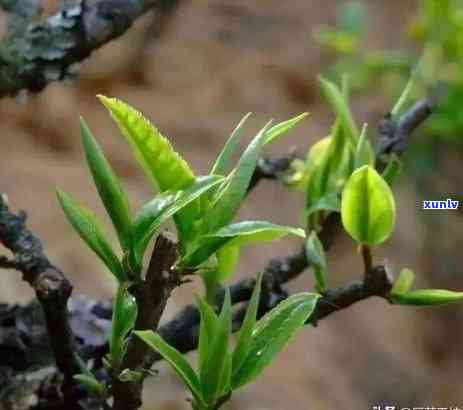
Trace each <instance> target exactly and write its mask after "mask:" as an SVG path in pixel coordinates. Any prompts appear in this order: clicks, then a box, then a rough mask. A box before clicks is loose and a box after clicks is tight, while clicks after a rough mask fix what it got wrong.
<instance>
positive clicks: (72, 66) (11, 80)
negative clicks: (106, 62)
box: [0, 0, 179, 97]
mask: <svg viewBox="0 0 463 410" xmlns="http://www.w3.org/2000/svg"><path fill="white" fill-rule="evenodd" d="M178 2H179V0H95V1H88V0H86V1H85V0H75V1H70V2H69V1H68V2H62V3H63V5H62V7H61V9H60V10H59V11H58V12H57V13H56V14H54V15H52V16H50V17H48V18H46V19H42V20H38V21H37V20H36V19H32V17H34V16H36V15H37V14H38V13H39V7H38V6H37V4H38V3H37V2H34V1H32V0H30V1H25V0H23V1H9V0H2V1H1V3H0V5H1V6H2V7H3V8H4V9H6V10H8V11H9V12H11V13H12V16H11V21H10V25H9V33H8V34H7V36H6V38H5V39H4V40H3V41H2V43H0V97H5V96H14V95H16V94H18V92H20V91H21V90H27V91H31V92H38V91H41V90H42V89H44V88H45V87H46V86H47V85H48V84H49V83H50V82H53V81H58V80H64V79H68V78H73V77H74V75H75V72H76V69H77V65H78V63H80V62H81V61H83V60H84V59H86V58H87V57H88V56H90V54H91V53H92V52H93V51H94V50H96V49H98V48H100V47H102V46H103V45H105V44H106V43H108V42H110V41H111V40H113V39H115V38H117V37H119V36H121V35H122V34H124V33H125V32H126V31H127V30H128V29H129V28H130V27H131V26H132V24H133V23H134V22H135V20H136V19H137V18H139V17H140V16H142V15H144V14H145V13H147V12H148V11H151V10H156V11H158V12H161V13H162V12H163V10H167V12H168V13H170V10H171V8H172V7H173V6H175V5H176V4H177V3H178Z"/></svg>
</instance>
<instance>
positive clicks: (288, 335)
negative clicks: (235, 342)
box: [232, 293, 319, 389]
mask: <svg viewBox="0 0 463 410" xmlns="http://www.w3.org/2000/svg"><path fill="white" fill-rule="evenodd" d="M318 298H319V295H316V294H310V293H300V294H296V295H293V296H290V297H289V298H288V299H286V300H285V301H283V302H281V303H280V304H279V305H278V306H277V307H276V308H274V309H273V310H272V311H271V312H270V313H268V314H267V315H266V316H264V317H263V318H262V319H261V320H259V322H257V325H256V326H255V328H254V331H253V333H252V340H251V343H250V347H249V350H248V354H247V356H246V359H245V361H244V362H243V364H242V365H241V367H240V369H239V370H238V372H237V373H235V374H234V375H233V376H232V388H233V389H237V388H239V387H241V386H243V385H245V384H247V383H249V382H251V381H252V380H254V379H255V378H256V377H257V376H258V375H259V374H260V373H261V372H262V371H263V370H264V369H265V368H266V367H267V366H268V365H269V364H270V363H271V362H272V361H273V360H274V359H275V357H276V355H277V354H278V353H279V352H280V351H281V350H282V349H283V348H284V347H285V346H286V345H287V344H288V343H289V341H290V340H291V339H292V338H293V337H294V335H295V334H296V332H297V331H298V330H299V329H300V328H302V326H303V325H304V323H305V322H306V320H307V319H308V318H309V317H310V315H311V314H312V312H313V310H314V308H315V306H316V303H317V299H318Z"/></svg>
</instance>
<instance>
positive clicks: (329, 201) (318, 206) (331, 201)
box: [305, 192, 341, 217]
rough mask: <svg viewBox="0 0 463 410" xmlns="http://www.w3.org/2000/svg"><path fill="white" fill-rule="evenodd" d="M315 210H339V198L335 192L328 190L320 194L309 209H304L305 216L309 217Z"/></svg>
mask: <svg viewBox="0 0 463 410" xmlns="http://www.w3.org/2000/svg"><path fill="white" fill-rule="evenodd" d="M317 211H332V212H340V211H341V198H340V196H339V195H338V194H337V193H336V192H330V193H327V194H325V195H324V196H322V197H321V198H320V199H319V200H318V201H317V202H315V203H314V204H313V205H312V206H311V207H310V208H309V209H307V210H306V211H305V215H306V217H309V216H310V215H312V214H313V213H314V212H317Z"/></svg>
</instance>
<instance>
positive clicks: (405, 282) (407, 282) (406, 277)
mask: <svg viewBox="0 0 463 410" xmlns="http://www.w3.org/2000/svg"><path fill="white" fill-rule="evenodd" d="M414 279H415V274H414V273H413V271H412V270H411V269H402V270H401V271H400V273H399V277H398V278H397V280H396V281H395V283H394V287H393V288H392V290H391V294H402V293H406V292H408V291H409V289H410V288H411V287H412V285H413V281H414Z"/></svg>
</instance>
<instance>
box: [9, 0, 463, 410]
mask: <svg viewBox="0 0 463 410" xmlns="http://www.w3.org/2000/svg"><path fill="white" fill-rule="evenodd" d="M49 3H50V9H52V8H53V2H49ZM342 3H343V2H342V1H334V0H324V1H319V0H313V1H302V0H288V1H286V2H281V1H277V0H267V1H265V2H263V1H257V0H254V1H244V0H217V1H208V0H195V1H192V2H187V1H185V2H183V3H182V4H181V6H180V7H179V8H178V9H177V11H176V12H175V14H174V16H173V17H172V19H170V20H169V22H168V25H166V27H164V29H163V31H162V33H161V35H160V36H159V37H156V33H154V30H152V28H151V21H152V19H151V18H149V17H147V18H144V19H142V20H141V21H139V22H138V23H137V24H136V26H135V27H134V28H132V30H130V32H129V33H128V34H127V35H125V36H124V37H123V38H121V39H120V40H118V41H115V42H113V43H112V44H110V45H108V46H106V47H105V48H103V49H102V50H101V51H99V52H97V53H95V54H94V55H93V56H92V58H91V59H89V60H88V61H86V62H85V63H84V64H83V67H82V71H81V75H80V77H79V79H78V80H77V81H75V82H73V83H71V84H68V85H65V84H53V85H51V86H50V87H48V88H47V89H46V90H45V91H44V92H42V93H41V94H39V95H37V96H30V97H28V98H27V99H26V100H25V101H16V100H12V99H10V100H8V99H4V100H1V101H0V136H1V137H0V138H1V139H0V152H1V156H0V191H2V192H7V193H8V195H9V198H10V201H11V204H13V206H16V207H19V208H24V209H27V211H28V214H29V218H30V219H29V223H30V226H31V227H32V229H33V230H34V231H35V232H36V233H37V234H39V235H40V236H41V238H42V239H43V241H44V244H45V246H46V249H47V252H48V254H49V255H50V257H51V258H52V259H53V260H54V261H55V262H56V264H58V265H59V266H60V267H61V268H62V269H63V270H64V271H65V272H66V273H67V274H68V276H69V278H70V279H71V281H72V282H73V284H74V285H75V292H76V293H83V294H87V295H90V296H92V297H99V298H100V297H104V298H109V297H111V296H112V295H113V291H114V284H113V283H112V281H111V279H110V277H109V275H108V274H107V273H106V272H104V271H103V270H102V268H101V266H100V265H99V263H98V261H97V260H96V258H95V257H94V256H93V255H92V254H90V252H89V251H88V250H87V249H86V248H85V247H84V245H83V244H82V243H81V241H80V240H79V239H78V237H77V236H76V235H75V234H74V232H72V230H71V228H70V226H69V225H68V224H67V222H66V221H65V220H64V217H63V215H62V212H61V210H60V209H59V207H58V205H57V201H56V199H55V194H54V190H55V188H56V187H60V188H62V189H65V190H66V191H69V192H70V193H72V194H74V195H75V196H77V197H78V198H79V199H80V200H82V201H83V202H84V203H86V204H87V205H89V206H90V207H92V208H94V209H96V210H97V211H98V212H99V214H100V215H103V212H102V207H101V205H100V204H99V203H98V200H97V196H96V193H95V190H94V188H93V186H92V184H91V183H90V179H89V175H88V172H87V170H86V168H85V164H84V163H83V158H82V157H83V156H82V152H81V149H80V142H79V134H78V119H79V115H83V116H84V117H85V119H86V120H87V122H88V123H89V125H90V126H91V128H92V130H93V131H94V133H95V134H96V135H97V136H98V137H99V140H100V141H101V143H102V144H103V146H104V148H105V149H106V151H107V153H108V156H109V157H110V159H111V161H112V163H113V164H114V166H115V167H116V169H117V171H118V173H119V174H120V175H121V176H122V177H123V180H124V184H125V186H126V187H127V190H128V191H129V193H130V197H131V199H132V201H133V207H134V208H136V207H138V206H139V205H140V204H141V203H142V202H143V201H146V200H147V199H148V198H150V196H151V195H152V192H151V191H150V188H149V186H148V184H147V183H146V181H145V179H144V178H143V176H142V174H141V172H140V171H139V170H138V169H137V167H136V164H135V162H134V160H133V159H132V157H131V155H130V153H129V150H128V149H127V146H126V145H125V143H124V142H123V140H122V138H121V137H120V136H119V134H118V132H117V130H116V128H115V126H114V125H113V124H112V123H111V121H110V119H109V118H108V115H107V114H106V112H105V111H104V109H103V107H102V106H101V105H99V103H98V102H97V100H96V98H95V94H98V93H102V94H105V95H109V96H117V97H119V98H121V99H123V100H126V101H128V102H129V103H130V104H132V105H134V106H135V107H138V108H139V109H140V110H142V111H143V112H144V113H145V114H146V115H147V116H148V117H149V118H151V119H152V120H153V122H155V123H156V125H157V126H158V127H159V128H160V129H161V130H163V131H164V133H165V134H167V135H169V136H170V138H171V139H172V141H173V143H174V145H175V146H176V148H177V150H178V151H179V152H181V153H182V154H183V155H184V156H185V157H186V158H187V160H188V161H191V163H192V164H193V166H194V168H195V169H196V170H197V172H198V173H205V172H207V170H208V168H209V167H210V164H211V163H212V161H213V159H214V157H215V155H216V154H217V153H218V152H219V150H220V147H221V146H222V144H223V143H224V141H225V139H226V138H227V135H228V133H229V132H230V130H231V129H232V128H233V127H234V125H235V124H236V123H237V122H238V121H239V119H240V118H241V116H242V115H243V114H244V113H246V112H248V111H252V112H254V116H253V120H252V121H251V123H252V125H251V126H250V136H251V131H254V130H256V129H257V127H258V126H259V125H260V124H262V123H264V122H266V121H267V120H268V119H269V118H275V119H277V120H280V119H286V118H288V117H289V116H292V115H294V114H297V113H300V112H303V111H309V112H310V113H311V116H310V118H309V119H308V120H307V121H306V122H305V123H304V124H303V125H302V126H301V127H299V128H298V129H297V130H296V131H295V132H293V133H292V135H291V136H289V137H288V138H287V139H286V140H285V142H283V143H280V144H279V145H278V146H275V147H272V151H274V152H277V151H278V152H286V151H289V150H290V149H291V148H292V147H297V148H299V149H301V150H304V149H306V148H307V147H308V146H309V145H310V144H311V143H312V142H314V141H315V140H316V139H317V138H319V137H323V136H325V135H326V134H327V133H328V130H329V128H328V127H329V124H330V122H331V121H332V116H331V115H330V113H329V112H328V111H327V107H326V105H325V104H324V103H323V102H322V101H321V100H320V96H319V92H318V89H317V82H316V76H317V75H318V74H319V73H320V72H323V70H324V68H326V64H327V60H326V58H325V56H324V55H323V54H322V52H321V50H320V49H319V47H318V45H317V44H316V43H315V42H314V41H313V39H312V32H313V30H314V28H315V27H316V26H318V25H320V24H330V23H333V22H334V19H335V15H336V8H337V7H338V6H339V5H340V4H342ZM416 5H417V2H416V1H412V0H406V1H404V0H402V1H389V2H384V1H381V0H371V1H369V2H368V9H369V13H370V19H369V28H370V33H371V36H369V38H368V41H367V42H368V43H369V44H370V45H375V46H379V47H386V48H388V47H389V48H393V47H397V46H399V45H401V44H402V45H405V46H410V45H408V44H407V42H406V39H405V36H404V34H403V33H404V31H405V27H406V24H407V22H408V21H409V18H410V15H411V13H413V11H414V10H415V7H416ZM375 91H376V90H373V93H371V95H369V96H359V97H357V98H355V101H354V109H355V112H356V114H357V116H358V119H359V121H360V120H361V121H367V122H369V123H370V124H376V123H377V120H378V119H379V118H380V116H381V114H383V113H384V112H386V111H387V110H388V108H390V102H389V101H386V100H384V99H383V98H381V96H379V95H374V92H375ZM398 192H399V195H398V199H397V201H398V207H399V216H398V225H397V229H396V232H395V233H394V236H393V238H392V239H391V241H389V243H388V245H387V246H386V247H385V248H384V249H381V250H380V251H379V252H378V256H377V259H378V260H379V261H381V260H382V259H384V258H386V259H387V260H388V262H389V263H390V264H391V266H392V268H393V269H395V270H396V271H397V270H399V269H400V268H402V267H404V266H407V267H411V268H413V269H414V270H415V271H416V272H418V273H419V272H421V271H423V272H428V271H429V269H430V265H429V260H428V258H427V256H428V255H426V253H425V252H423V249H426V246H427V243H426V238H428V237H429V235H428V236H427V235H426V234H425V231H426V226H425V225H423V220H422V218H420V215H419V205H420V202H419V198H417V196H416V194H415V192H414V188H413V184H412V183H410V181H408V180H407V179H406V178H403V179H402V181H401V184H400V185H399V187H398ZM302 203H303V201H302V197H301V195H299V194H297V193H288V192H287V191H286V190H285V189H284V188H282V187H280V186H277V185H276V184H273V183H267V182H266V183H263V184H262V185H261V186H259V187H258V189H256V190H255V191H254V192H253V193H252V195H251V196H250V198H249V200H248V201H247V203H246V205H245V206H244V208H243V210H242V212H241V215H240V216H241V217H242V218H246V217H249V218H268V219H270V220H272V221H274V222H277V223H291V224H298V223H300V221H301V209H302V208H301V207H302ZM460 219H461V218H460ZM439 224H440V226H444V227H445V229H441V231H440V232H441V234H442V232H445V243H452V244H455V243H457V241H458V240H460V241H461V239H459V238H461V235H459V234H458V233H459V232H461V231H460V229H461V221H455V220H454V219H452V218H450V217H449V216H447V215H445V216H442V220H441V221H440V222H439ZM460 244H461V243H460ZM296 246H297V243H296V242H295V241H292V240H291V239H285V240H283V241H281V242H280V243H278V244H273V245H266V246H262V247H259V248H252V249H249V250H248V251H246V252H245V253H244V257H243V260H242V263H241V266H240V272H247V273H248V274H250V273H254V272H257V271H259V269H261V268H262V266H264V264H265V262H266V261H267V260H268V259H269V258H270V257H275V256H278V255H285V254H286V253H288V252H291V250H292V249H294V248H295V247H296ZM455 248H457V247H456V246H454V248H453V249H455ZM444 250H445V249H444ZM444 250H443V251H444ZM459 257H460V260H459V266H460V267H461V266H462V264H461V256H460V255H459ZM329 262H330V272H332V275H331V278H330V282H331V284H333V285H339V284H341V283H343V282H344V281H348V280H350V279H352V278H354V277H356V276H358V275H359V274H360V271H361V264H360V261H359V258H358V256H357V255H356V253H355V245H354V243H353V242H352V241H351V240H350V239H348V238H342V239H340V240H339V241H338V242H337V245H336V246H335V249H334V250H333V252H332V253H331V254H330V261H329ZM433 266H435V264H434V265H433ZM460 273H462V272H460ZM436 274H437V275H440V274H441V273H440V272H437V273H436ZM418 276H420V275H419V274H418ZM438 277H439V276H438ZM434 278H435V276H434ZM434 281H436V280H434ZM418 282H419V284H420V285H423V284H425V283H429V282H432V280H431V279H430V276H429V275H424V274H423V276H421V277H419V278H418ZM450 282H451V283H452V284H453V286H455V285H456V286H458V285H459V286H460V288H461V287H463V283H462V282H463V281H462V280H461V279H458V278H457V279H455V278H453V279H452V280H451V281H450ZM1 283H2V286H1V289H0V299H1V300H4V301H9V302H17V301H27V300H29V299H30V298H31V297H32V294H31V292H30V290H29V289H28V288H27V286H26V285H24V284H23V283H22V282H21V280H20V277H19V275H18V274H17V273H15V272H7V271H4V272H2V278H1ZM437 283H439V281H438V280H437ZM311 285H312V278H311V273H310V272H307V273H306V274H304V275H303V276H301V277H300V278H299V279H298V280H297V281H295V282H294V283H292V284H291V285H290V288H291V290H300V289H308V288H309V287H311ZM198 289H199V286H198V284H194V285H192V286H185V287H183V288H181V289H179V290H177V291H176V292H175V295H174V298H173V299H172V301H171V303H170V305H169V309H168V311H167V312H166V315H165V317H166V318H168V317H170V316H172V314H173V313H175V311H176V310H177V309H179V307H181V306H182V305H183V304H185V303H188V302H189V301H191V300H192V291H193V290H198ZM462 312H463V310H462V307H461V306H452V307H449V308H445V309H437V310H430V309H423V310H415V309H406V308H400V307H395V306H388V305H387V304H386V303H385V302H384V301H382V300H368V301H365V302H362V303H361V304H358V305H356V306H354V307H353V308H351V309H349V310H347V311H344V312H341V313H338V314H336V315H333V316H332V317H330V318H329V319H327V320H325V321H323V322H321V323H320V324H319V326H318V328H316V329H307V330H305V331H304V332H303V333H302V334H301V335H300V336H299V337H297V338H296V340H295V341H294V342H293V343H292V344H291V346H290V347H289V348H288V349H287V350H286V351H285V352H284V353H283V354H281V355H280V357H279V358H278V360H277V361H276V362H275V363H274V364H273V366H271V368H270V369H268V370H267V371H266V372H265V375H264V376H263V377H261V378H260V379H259V381H258V382H256V383H255V384H253V385H252V386H250V387H248V388H245V389H244V390H243V391H240V392H238V393H237V394H236V395H235V396H234V397H233V399H232V401H231V403H230V405H229V407H228V408H229V409H241V410H245V409H253V410H264V409H266V410H267V409H268V410H277V409H279V410H283V409H294V410H306V409H317V410H328V409H352V410H354V409H355V410H361V409H371V408H372V407H373V406H374V405H380V404H381V405H397V406H398V405H400V406H404V407H410V408H413V407H425V406H431V405H434V406H435V407H450V406H460V407H461V406H463V390H462V388H461V379H462V378H461V376H462V357H463V356H462V353H463V347H462V343H461V342H462V339H463V338H462V335H461V333H462V332H461V327H462V321H461V319H462V317H463V315H462ZM159 369H160V371H161V373H160V376H159V377H156V378H153V379H152V380H151V381H150V382H149V385H148V387H147V389H146V404H145V407H144V408H146V409H159V410H180V409H187V408H189V406H188V403H186V402H185V397H186V393H185V391H184V389H183V387H182V386H181V384H180V383H179V382H178V381H177V379H176V378H175V376H174V375H173V374H172V373H171V372H170V371H169V369H168V368H167V367H166V366H165V365H160V366H159Z"/></svg>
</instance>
